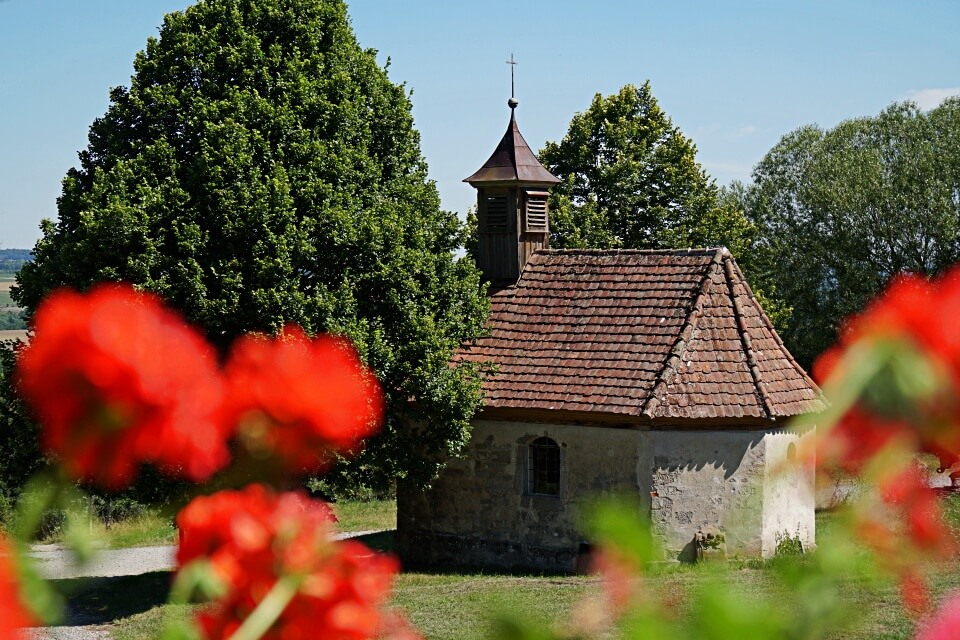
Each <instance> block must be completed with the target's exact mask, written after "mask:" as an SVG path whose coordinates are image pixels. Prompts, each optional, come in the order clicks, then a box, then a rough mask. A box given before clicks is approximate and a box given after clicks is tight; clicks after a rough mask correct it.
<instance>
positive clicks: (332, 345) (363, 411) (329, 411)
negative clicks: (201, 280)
mask: <svg viewBox="0 0 960 640" xmlns="http://www.w3.org/2000/svg"><path fill="white" fill-rule="evenodd" d="M225 373H226V376H227V384H228V402H227V420H228V421H229V422H231V423H232V424H236V425H237V430H238V435H239V439H240V441H241V443H242V444H243V445H244V446H245V447H246V448H247V450H248V451H249V452H250V453H251V455H253V456H254V457H257V458H273V459H275V460H277V461H278V462H280V463H281V465H282V466H283V467H284V468H286V469H288V470H290V471H293V472H295V473H296V472H300V471H314V470H317V469H319V468H321V467H322V466H323V465H324V462H325V459H324V456H327V457H329V454H330V452H332V451H334V450H337V451H349V450H350V449H352V448H353V447H355V446H356V445H357V444H358V443H359V442H360V440H361V439H363V438H365V437H367V436H368V435H370V434H372V433H373V432H375V431H376V430H377V429H378V428H379V426H380V420H381V418H382V416H383V396H382V394H381V392H380V387H379V385H378V383H377V381H376V378H375V377H374V376H373V375H372V374H371V373H370V372H369V371H367V369H365V368H364V366H363V364H362V363H361V362H360V359H359V358H358V357H357V354H356V352H355V351H354V350H353V348H352V347H351V346H350V345H349V343H347V342H346V341H345V340H342V339H340V338H335V337H331V336H319V337H317V338H314V339H309V338H307V336H306V335H305V334H304V333H303V331H302V330H301V329H300V328H299V327H296V326H291V327H288V328H287V329H286V330H285V331H284V333H283V334H281V335H280V336H278V337H277V338H272V339H271V338H267V337H265V336H259V335H247V336H243V337H241V338H240V339H238V340H237V342H236V343H234V345H233V348H232V350H231V353H230V358H229V360H228V362H227V365H226V368H225Z"/></svg>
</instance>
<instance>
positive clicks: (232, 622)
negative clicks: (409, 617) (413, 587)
mask: <svg viewBox="0 0 960 640" xmlns="http://www.w3.org/2000/svg"><path fill="white" fill-rule="evenodd" d="M331 520H332V514H331V512H330V510H329V508H328V507H327V506H326V504H325V503H323V502H319V501H316V500H310V499H308V498H307V497H305V496H304V495H302V494H300V493H283V494H279V495H277V494H275V493H273V492H271V491H270V490H268V489H266V488H264V487H263V486H261V485H251V486H249V487H247V488H246V489H244V490H242V491H224V492H220V493H217V494H214V495H212V496H207V497H202V498H197V499H195V500H194V501H193V502H191V503H190V504H189V505H187V507H186V508H185V509H183V511H181V512H180V514H179V515H178V516H177V524H178V526H179V527H180V531H181V544H180V550H179V552H178V555H177V560H178V562H179V564H180V565H181V566H183V565H185V564H187V563H189V562H191V561H192V560H196V559H201V558H206V559H208V560H209V561H210V562H211V564H212V566H213V568H214V571H215V572H216V573H217V575H218V576H219V577H220V579H221V580H222V581H223V582H224V583H225V585H226V587H227V593H226V595H225V596H224V597H223V598H222V599H221V600H219V601H218V602H217V603H216V606H215V607H213V608H212V609H204V610H203V611H202V612H201V613H199V614H198V622H199V624H200V626H201V628H202V629H203V631H204V634H205V637H207V638H215V639H219V638H229V637H230V636H231V635H232V634H233V633H234V632H236V630H237V629H238V628H239V627H240V625H241V624H243V621H244V620H245V619H246V617H247V616H249V615H250V614H251V613H252V612H253V611H254V610H255V609H256V607H257V605H258V604H259V603H260V602H261V601H262V600H263V598H264V597H265V596H266V595H267V594H268V593H270V592H271V590H272V589H273V588H274V586H275V585H276V584H277V581H278V580H280V579H284V578H292V579H293V580H294V581H295V584H296V585H297V591H296V594H295V595H294V596H293V599H292V600H291V601H290V602H289V604H288V605H287V606H286V608H285V609H284V610H283V612H282V614H280V617H279V618H278V620H277V622H276V623H275V624H274V625H273V626H272V627H271V629H270V631H268V632H267V634H266V635H265V636H264V638H267V639H277V640H280V639H281V638H282V639H283V640H299V639H303V640H306V639H307V638H332V639H339V638H344V639H356V638H370V637H374V635H375V634H377V633H379V631H380V629H381V625H382V623H383V621H384V619H385V618H384V614H383V612H382V611H381V608H382V605H383V604H384V602H385V601H386V598H387V595H388V592H389V589H390V585H391V583H392V580H393V575H394V574H395V573H396V571H397V568H398V566H397V562H396V561H395V560H394V559H393V558H392V557H390V556H385V555H380V554H375V553H373V552H371V551H370V550H369V549H368V548H366V547H365V546H363V545H362V544H360V543H357V542H350V541H347V542H340V543H338V542H334V541H332V540H331V538H330V522H331Z"/></svg>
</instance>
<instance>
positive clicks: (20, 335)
mask: <svg viewBox="0 0 960 640" xmlns="http://www.w3.org/2000/svg"><path fill="white" fill-rule="evenodd" d="M0 340H23V341H24V342H26V341H27V331H26V329H10V330H4V331H0Z"/></svg>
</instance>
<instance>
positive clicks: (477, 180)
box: [464, 102, 560, 187]
mask: <svg viewBox="0 0 960 640" xmlns="http://www.w3.org/2000/svg"><path fill="white" fill-rule="evenodd" d="M514 106H515V102H512V103H511V106H510V124H509V125H507V132H506V133H504V134H503V138H502V139H501V140H500V144H498V145H497V148H496V149H495V150H494V152H493V155H491V156H490V159H489V160H487V161H486V162H485V163H484V164H483V166H482V167H480V169H479V170H478V171H477V172H476V173H474V174H473V175H472V176H470V177H469V178H466V179H464V182H469V183H470V184H471V185H472V186H474V187H476V186H478V185H480V184H484V183H490V182H499V183H532V184H535V185H543V186H548V185H553V184H557V183H558V182H560V179H559V178H557V177H556V176H554V175H553V174H552V173H550V172H549V171H547V170H546V169H544V168H543V165H542V164H540V161H539V160H537V157H536V156H535V155H533V151H531V150H530V147H529V145H527V141H526V140H524V139H523V136H522V135H520V129H519V127H517V119H516V117H515V115H514Z"/></svg>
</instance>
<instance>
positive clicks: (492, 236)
mask: <svg viewBox="0 0 960 640" xmlns="http://www.w3.org/2000/svg"><path fill="white" fill-rule="evenodd" d="M512 60H513V56H511V64H513V62H512ZM511 75H512V74H511ZM511 84H512V83H511ZM518 104H519V103H518V102H517V99H516V98H513V97H511V98H510V100H509V101H508V102H507V105H508V106H509V107H510V123H509V124H508V125H507V132H506V133H504V134H503V138H502V139H501V140H500V144H498V145H497V148H496V149H495V150H494V152H493V155H491V156H490V159H489V160H487V161H486V162H485V163H484V165H483V166H482V167H480V169H479V170H478V171H477V172H476V173H474V174H473V175H472V176H470V177H469V178H466V179H465V180H464V182H467V183H469V184H470V186H472V187H474V188H475V189H476V190H477V223H478V226H479V229H478V231H479V236H480V237H479V245H480V246H479V255H478V256H477V266H478V267H480V270H481V271H482V272H483V275H484V277H485V278H486V279H487V280H489V281H490V282H491V284H492V285H493V286H495V287H497V286H510V285H513V284H515V283H516V281H517V279H518V278H519V277H520V271H521V270H522V269H523V266H524V265H525V264H526V262H527V259H528V258H529V257H530V255H531V254H532V253H533V252H534V251H536V250H537V249H546V248H548V246H549V241H550V240H549V238H550V226H549V225H550V222H549V215H548V213H549V211H548V210H547V206H548V205H547V203H548V198H549V195H550V193H549V189H550V187H552V186H553V185H555V184H557V183H558V182H560V180H559V179H558V178H556V177H555V176H554V175H553V174H551V173H550V172H549V171H547V170H546V169H545V168H544V167H543V165H541V164H540V161H539V160H537V157H536V156H535V155H533V151H531V150H530V147H529V146H528V145H527V142H526V140H524V139H523V136H522V135H520V129H519V128H518V127H517V118H516V110H517V105H518Z"/></svg>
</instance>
